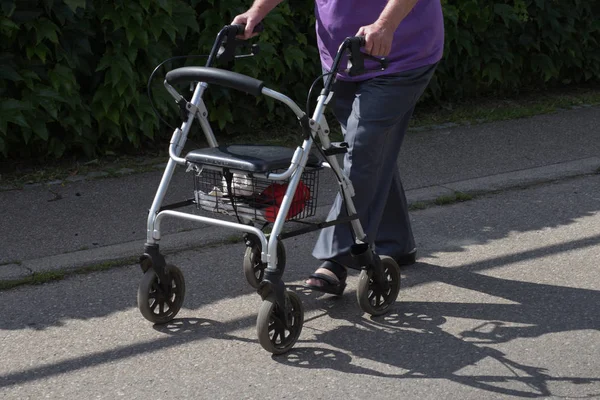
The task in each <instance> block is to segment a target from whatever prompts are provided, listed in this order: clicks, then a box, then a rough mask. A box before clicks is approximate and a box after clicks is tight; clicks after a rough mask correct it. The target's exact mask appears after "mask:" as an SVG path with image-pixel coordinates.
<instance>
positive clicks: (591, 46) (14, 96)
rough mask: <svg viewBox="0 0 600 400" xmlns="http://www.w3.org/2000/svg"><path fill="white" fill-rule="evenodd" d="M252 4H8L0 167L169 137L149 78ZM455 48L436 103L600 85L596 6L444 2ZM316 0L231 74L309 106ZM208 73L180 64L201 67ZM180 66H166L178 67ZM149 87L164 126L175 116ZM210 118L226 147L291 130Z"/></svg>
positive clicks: (159, 0) (157, 89) (239, 118)
mask: <svg viewBox="0 0 600 400" xmlns="http://www.w3.org/2000/svg"><path fill="white" fill-rule="evenodd" d="M249 3H250V0H247V1H240V0H231V1H227V2H224V1H215V0H185V1H184V0H154V1H152V0H140V1H137V2H131V1H125V0H42V1H38V0H18V1H17V0H0V38H1V42H0V63H1V69H0V77H1V78H2V79H1V81H0V158H2V157H4V158H16V157H32V156H50V157H60V156H62V155H64V154H67V153H68V154H81V153H83V154H86V155H93V154H98V153H100V154H106V153H110V152H118V151H123V150H125V149H132V148H133V149H135V148H140V147H143V146H144V145H146V144H148V143H153V142H156V141H157V140H159V139H164V138H165V137H169V136H170V132H169V129H168V128H166V127H165V126H164V125H162V124H159V123H158V120H157V118H156V117H155V115H154V113H153V111H152V109H151V107H150V103H149V101H148V99H147V96H146V92H145V90H146V83H147V80H148V77H149V75H150V73H151V72H152V70H153V69H154V67H155V66H156V65H157V64H158V63H159V62H161V61H162V60H164V59H166V58H168V57H171V56H176V55H188V54H207V53H208V51H209V50H210V47H211V45H212V43H213V40H214V38H215V35H216V33H217V32H218V30H219V29H220V28H221V27H222V26H223V25H224V24H226V23H228V22H229V21H231V19H232V17H233V16H234V15H235V14H237V13H239V12H242V11H244V10H245V9H246V7H247V6H248V5H249ZM443 4H444V11H445V20H446V49H445V56H444V60H443V61H442V62H441V64H440V66H439V68H438V71H437V73H436V76H435V78H434V80H433V81H432V83H431V85H430V87H429V89H428V91H427V95H426V97H427V98H434V99H436V100H440V99H457V98H464V97H470V96H476V95H480V94H488V93H501V92H505V93H514V92H517V91H519V90H520V89H521V88H523V87H544V86H548V85H552V86H554V85H564V84H572V83H582V82H587V81H591V80H598V77H600V52H599V51H598V48H599V47H600V44H599V42H600V12H599V6H598V2H597V1H595V2H589V1H579V0H573V1H570V2H567V1H564V0H560V1H559V0H505V1H485V0H448V1H443ZM313 8H314V1H313V0H294V1H288V2H284V3H282V4H281V5H280V6H279V7H278V8H277V9H276V10H275V11H274V12H273V13H271V14H270V15H269V17H268V18H267V20H266V21H265V26H266V30H265V32H263V33H262V34H261V35H260V37H259V39H258V41H259V43H260V46H261V53H260V54H259V55H258V56H257V57H254V58H251V59H244V60H240V61H238V62H237V63H236V67H235V68H236V70H237V71H239V72H242V73H245V74H249V75H251V76H255V77H260V79H262V80H265V81H266V82H267V84H268V85H270V86H273V87H275V88H279V89H281V90H282V91H284V92H285V93H287V94H289V95H290V96H291V97H293V98H294V99H296V100H297V101H298V102H299V103H300V104H303V101H304V99H305V96H306V92H307V89H308V85H309V84H310V83H311V82H312V80H313V79H314V78H315V77H316V75H317V73H318V71H319V65H318V55H317V51H316V49H315V46H314V43H315V38H314V18H313ZM203 63H204V60H198V59H194V60H188V61H187V62H186V63H185V64H186V65H190V64H196V65H203ZM181 65H183V63H175V62H174V63H170V64H168V65H166V68H167V69H168V68H174V67H178V66H181ZM161 82H162V75H159V76H157V79H156V80H155V84H154V85H153V93H154V95H155V99H156V104H157V107H158V109H159V111H160V112H161V114H162V115H165V116H170V121H171V122H173V123H175V121H176V118H177V112H176V111H175V110H174V109H173V107H172V106H171V104H172V101H171V98H170V96H168V95H167V94H166V92H165V91H164V89H163V88H162V84H161ZM209 92H210V95H209V96H208V98H207V101H208V103H209V110H210V115H211V119H212V120H213V121H214V123H215V126H216V127H219V128H220V129H221V130H223V131H225V133H227V134H237V133H239V132H252V131H253V130H256V129H260V127H262V126H265V125H266V124H268V123H270V122H274V121H281V120H282V118H286V117H285V116H288V117H289V113H284V110H282V109H281V108H280V107H277V106H276V105H274V104H273V102H272V101H268V100H257V99H254V98H251V97H249V96H239V95H236V97H235V98H232V97H230V96H232V95H233V94H230V93H229V92H227V91H223V90H211V91H209Z"/></svg>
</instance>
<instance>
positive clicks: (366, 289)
mask: <svg viewBox="0 0 600 400" xmlns="http://www.w3.org/2000/svg"><path fill="white" fill-rule="evenodd" d="M381 265H382V267H383V275H384V277H385V279H387V281H388V284H389V288H388V289H387V290H385V291H384V290H382V289H381V288H380V287H379V285H376V284H375V282H374V281H373V278H372V275H373V271H372V270H370V269H369V270H365V269H363V270H362V271H361V273H360V278H359V281H358V288H357V290H356V298H357V300H358V304H359V305H360V308H361V309H362V310H363V311H364V312H366V313H368V314H371V315H382V314H385V313H386V312H388V310H389V308H390V306H391V305H392V304H394V303H395V302H396V298H397V297H398V292H399V291H400V267H399V266H398V264H396V261H394V259H393V258H391V257H388V256H381Z"/></svg>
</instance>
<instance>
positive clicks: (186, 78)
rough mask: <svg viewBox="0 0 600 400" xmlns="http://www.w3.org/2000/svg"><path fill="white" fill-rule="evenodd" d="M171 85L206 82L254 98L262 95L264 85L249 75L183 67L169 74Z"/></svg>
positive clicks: (167, 77)
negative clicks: (250, 95)
mask: <svg viewBox="0 0 600 400" xmlns="http://www.w3.org/2000/svg"><path fill="white" fill-rule="evenodd" d="M165 79H166V81H167V83H169V84H175V83H188V82H206V83H209V84H215V85H220V86H225V87H228V88H231V89H235V90H239V91H241V92H245V93H248V94H252V95H254V96H259V95H261V94H262V88H263V86H264V83H263V82H262V81H259V80H258V79H254V78H252V77H249V76H247V75H242V74H238V73H237V72H232V71H227V70H224V69H219V68H211V67H183V68H177V69H174V70H172V71H169V72H167V76H166V78H165Z"/></svg>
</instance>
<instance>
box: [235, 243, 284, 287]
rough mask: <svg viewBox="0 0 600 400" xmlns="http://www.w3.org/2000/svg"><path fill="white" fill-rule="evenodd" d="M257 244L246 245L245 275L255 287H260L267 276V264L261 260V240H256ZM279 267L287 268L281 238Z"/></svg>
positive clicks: (278, 258)
mask: <svg viewBox="0 0 600 400" xmlns="http://www.w3.org/2000/svg"><path fill="white" fill-rule="evenodd" d="M255 243H256V244H254V245H252V246H247V247H246V252H245V253H244V275H245V276H246V280H247V281H248V283H249V284H250V286H252V287H253V288H254V289H258V287H259V285H260V282H262V280H263V277H264V276H265V269H267V264H263V263H262V262H261V260H260V253H261V250H262V248H261V245H260V242H258V241H256V242H255ZM277 268H279V269H281V271H282V272H283V270H284V269H285V247H284V246H283V242H282V241H281V240H280V241H278V242H277Z"/></svg>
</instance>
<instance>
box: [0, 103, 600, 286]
mask: <svg viewBox="0 0 600 400" xmlns="http://www.w3.org/2000/svg"><path fill="white" fill-rule="evenodd" d="M599 139H600V108H599V107H587V108H581V109H575V110H570V111H564V112H559V113H555V114H549V115H542V116H537V117H533V118H527V119H519V120H514V121H505V122H497V123H490V124H482V125H476V126H470V127H465V126H461V127H449V128H441V129H435V130H430V131H418V132H411V133H410V134H409V135H407V138H406V141H405V144H404V147H403V152H402V154H401V156H400V158H399V161H398V164H399V168H400V170H401V173H402V175H403V180H404V184H405V188H406V190H407V197H408V199H409V202H411V203H414V202H418V201H432V200H434V199H435V198H437V197H438V196H440V195H447V194H452V193H454V192H455V191H462V192H467V193H476V194H477V193H488V192H493V191H497V190H503V189H507V188H513V187H521V186H527V185H531V184H535V183H541V182H550V181H554V180H557V179H564V178H567V177H572V176H579V175H585V174H590V173H594V172H597V171H598V168H600V140H599ZM159 167H160V166H159ZM161 174H162V170H160V169H159V168H157V169H156V171H155V172H148V173H142V174H136V175H130V176H125V177H120V178H106V179H100V180H89V179H84V180H80V181H75V182H52V183H47V184H39V185H32V186H30V187H26V188H25V189H22V190H9V188H6V187H3V189H2V190H1V191H0V210H2V217H1V219H0V243H1V244H0V280H11V279H18V278H22V277H26V276H29V275H31V274H33V273H37V272H41V271H47V270H56V269H76V268H80V267H82V266H89V265H95V264H98V263H102V262H105V261H109V260H120V259H124V258H130V257H136V256H138V255H139V254H140V253H141V251H142V249H143V243H144V240H145V230H146V213H147V210H148V208H149V207H150V204H151V202H152V199H153V197H154V193H155V191H156V188H157V186H158V182H159V180H160V176H161ZM321 175H322V177H321V184H320V189H319V192H320V198H319V209H318V216H324V215H325V214H326V212H327V210H328V207H329V205H330V204H331V202H332V200H333V196H334V195H335V193H336V190H337V185H336V184H335V182H334V179H333V176H332V174H330V173H327V171H325V173H323V174H321ZM192 190H193V182H192V178H191V177H189V176H188V175H186V174H185V172H184V171H183V169H180V170H178V172H177V173H176V175H175V177H174V180H173V183H172V184H171V186H170V191H169V194H168V198H167V202H171V201H180V200H185V199H187V198H189V197H191V196H192ZM188 211H189V212H197V211H195V209H194V208H193V207H190V208H188ZM162 230H163V234H164V236H163V239H162V241H161V247H162V248H163V250H164V251H172V252H173V251H180V250H184V249H189V248H193V247H197V246H202V245H206V244H208V243H214V242H215V241H223V240H227V239H230V238H231V237H232V236H235V235H237V233H236V232H233V231H230V230H224V229H217V228H214V227H208V226H203V225H199V224H195V223H191V222H186V221H181V220H170V219H166V220H165V222H164V223H163V225H162Z"/></svg>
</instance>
